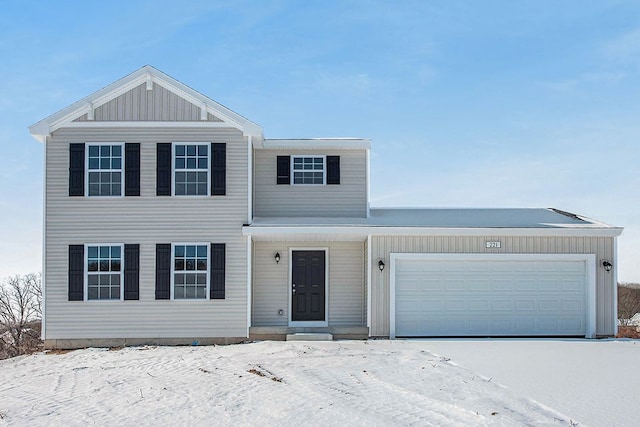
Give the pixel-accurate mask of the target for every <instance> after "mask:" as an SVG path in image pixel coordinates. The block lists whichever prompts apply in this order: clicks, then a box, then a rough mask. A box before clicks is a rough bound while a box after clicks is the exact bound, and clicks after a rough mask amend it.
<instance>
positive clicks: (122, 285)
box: [83, 243, 124, 303]
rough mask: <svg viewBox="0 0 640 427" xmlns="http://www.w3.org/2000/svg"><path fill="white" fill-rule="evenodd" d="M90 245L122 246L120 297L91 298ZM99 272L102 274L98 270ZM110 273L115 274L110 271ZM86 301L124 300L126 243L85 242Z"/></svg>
mask: <svg viewBox="0 0 640 427" xmlns="http://www.w3.org/2000/svg"><path fill="white" fill-rule="evenodd" d="M89 246H120V299H99V298H98V299H89ZM97 274H100V271H98V273H97ZM109 274H115V273H114V272H109ZM83 286H84V290H83V292H84V301H85V302H90V303H94V302H114V301H124V243H85V244H84V284H83Z"/></svg>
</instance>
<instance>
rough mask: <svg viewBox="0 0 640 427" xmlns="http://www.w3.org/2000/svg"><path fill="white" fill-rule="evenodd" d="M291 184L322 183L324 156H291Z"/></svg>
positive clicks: (323, 177)
mask: <svg viewBox="0 0 640 427" xmlns="http://www.w3.org/2000/svg"><path fill="white" fill-rule="evenodd" d="M292 160H293V163H292V165H291V168H292V175H293V184H307V185H324V184H325V158H324V156H292Z"/></svg>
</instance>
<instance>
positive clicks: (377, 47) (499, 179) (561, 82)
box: [0, 0, 640, 282]
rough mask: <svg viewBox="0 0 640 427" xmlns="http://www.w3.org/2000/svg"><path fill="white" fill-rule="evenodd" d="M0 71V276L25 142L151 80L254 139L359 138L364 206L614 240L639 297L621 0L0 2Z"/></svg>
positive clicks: (28, 195)
mask: <svg viewBox="0 0 640 427" xmlns="http://www.w3.org/2000/svg"><path fill="white" fill-rule="evenodd" d="M0 57H1V58H2V60H1V61H0V179H1V181H0V182H1V186H0V235H1V236H2V238H1V239H0V242H1V243H0V277H4V276H7V275H10V274H17V273H27V272H31V271H39V270H40V260H41V250H40V242H41V211H42V146H41V145H40V144H39V143H38V142H36V141H35V140H34V139H32V138H31V137H30V136H29V133H28V130H27V127H28V126H29V125H31V124H33V123H35V122H36V121H38V120H40V119H42V118H44V117H46V116H48V115H49V114H52V113H53V112H55V111H57V110H59V109H62V108H64V107H66V106H68V105H69V104H71V103H72V102H74V101H76V100H78V99H80V98H83V97H84V96H86V95H88V94H90V93H92V92H94V91H96V90H98V89H100V88H102V87H104V86H106V85H107V84H109V83H111V82H113V81H115V80H117V79H119V78H120V77H123V76H124V75H126V74H129V73H130V72H132V71H134V70H136V69H138V68H139V67H141V66H143V65H145V64H151V65H153V66H155V67H156V68H158V69H160V70H162V71H164V72H165V73H167V74H169V75H171V76H172V77H174V78H176V79H178V80H180V81H182V82H184V83H186V84H187V85H189V86H191V87H193V88H194V89H196V90H198V91H200V92H202V93H203V94H205V95H207V96H209V97H211V98H213V99H215V100H216V101H218V102H220V103H222V104H224V105H226V106H227V107H229V108H231V109H232V110H234V111H236V112H238V113H240V114H242V115H244V116H246V117H248V118H249V119H251V120H252V121H254V122H256V123H258V124H260V125H261V126H262V127H263V128H264V130H265V135H266V136H267V137H270V138H284V137H325V136H361V137H368V138H371V139H372V143H373V149H372V157H371V162H372V183H371V189H372V191H371V193H372V194H371V195H372V203H373V204H374V205H377V206H428V207H434V206H436V207H437V206H446V207H451V206H453V207H557V208H560V209H563V210H567V211H571V212H576V213H579V214H583V215H586V216H589V217H593V218H596V219H599V220H602V221H604V222H607V223H610V224H614V225H619V226H624V227H625V231H624V233H623V235H622V236H621V237H620V238H619V279H620V280H622V281H637V282H640V255H639V253H640V197H639V189H640V145H639V144H638V138H639V137H640V102H639V100H640V96H639V95H640V3H638V2H637V1H589V2H585V1H562V2H558V1H545V0H536V1H518V2H512V1H508V0H504V1H483V2H478V1H393V2H392V1H328V0H324V1H304V2H302V1H269V0H265V1H246V2H244V1H234V2H231V1H224V2H219V1H200V2H197V1H196V2H189V1H183V2H169V1H162V0H154V1H127V2H118V1H111V2H100V3H99V2H95V3H94V2H87V1H64V2H51V1H41V2H37V1H21V2H8V3H6V4H3V10H2V14H0Z"/></svg>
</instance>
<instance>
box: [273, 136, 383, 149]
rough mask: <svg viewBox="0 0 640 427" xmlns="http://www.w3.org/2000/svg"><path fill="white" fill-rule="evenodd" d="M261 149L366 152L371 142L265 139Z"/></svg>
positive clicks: (344, 139) (359, 140)
mask: <svg viewBox="0 0 640 427" xmlns="http://www.w3.org/2000/svg"><path fill="white" fill-rule="evenodd" d="M261 148H267V149H289V150H290V149H327V148H329V149H362V150H366V149H370V148H371V140H370V139H366V138H310V139H265V140H264V141H263V142H262V147H261Z"/></svg>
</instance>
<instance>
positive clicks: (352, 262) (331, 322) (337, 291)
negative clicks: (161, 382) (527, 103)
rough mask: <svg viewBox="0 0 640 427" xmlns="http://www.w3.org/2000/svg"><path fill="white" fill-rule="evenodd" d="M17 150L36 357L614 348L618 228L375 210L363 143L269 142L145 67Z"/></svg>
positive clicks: (563, 215) (460, 212)
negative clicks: (35, 154) (218, 350)
mask: <svg viewBox="0 0 640 427" xmlns="http://www.w3.org/2000/svg"><path fill="white" fill-rule="evenodd" d="M30 132H31V134H32V135H33V136H34V137H35V138H36V139H37V140H39V141H40V142H42V144H43V147H44V153H45V154H44V193H45V197H44V237H43V240H44V241H43V246H44V251H43V252H44V257H43V258H44V260H43V263H44V266H43V281H44V308H45V309H44V319H43V336H44V339H45V346H46V347H47V348H74V347H82V346H93V345H99V346H105V345H108V346H117V345H132V344H141V343H158V344H191V343H200V344H206V343H219V342H222V343H227V342H238V341H242V340H246V339H260V338H271V339H284V338H285V337H287V335H292V334H296V333H320V334H325V335H323V336H327V337H333V338H367V337H392V338H393V337H415V336H522V335H526V336H536V335H543V336H550V335H557V336H586V337H595V336H609V335H613V334H615V332H616V286H615V284H616V261H617V259H616V258H617V256H616V237H617V236H618V235H619V234H620V232H621V228H618V227H612V226H609V225H606V224H603V223H601V222H598V221H594V220H591V219H588V218H585V217H582V216H578V215H574V214H570V213H567V212H563V211H560V210H555V209H389V208H386V209H374V208H371V207H370V203H369V193H370V191H369V174H370V166H369V154H370V149H371V143H370V141H369V140H368V139H357V138H335V139H267V138H265V137H264V135H263V130H262V128H261V127H260V126H258V125H256V124H255V123H253V122H251V121H249V120H247V119H246V118H244V117H242V116H240V115H239V114H237V113H235V112H233V111H231V110H229V109H228V108H226V107H224V106H222V105H220V104H218V103H217V102H215V101H213V100H212V99H209V98H208V97H206V96H204V95H202V94H200V93H198V92H196V91H195V90H193V89H191V88H190V87H188V86H186V85H184V84H182V83H180V82H179V81H177V80H175V79H173V78H171V77H169V76H167V75H166V74H163V73H162V72H160V71H158V70H156V69H155V68H153V67H150V66H145V67H143V68H141V69H139V70H137V71H135V72H134V73H132V74H130V75H128V76H126V77H124V78H122V79H120V80H118V81H116V82H115V83H113V84H111V85H109V86H107V87H105V88H103V89H101V90H99V91H97V92H96V93H94V94H92V95H89V96H88V97H86V98H84V99H82V100H80V101H78V102H76V103H74V104H73V105H71V106H69V107H67V108H65V109H63V110H61V111H59V112H57V113H55V114H53V115H51V116H49V117H47V118H46V119H44V120H41V121H40V122H38V123H36V124H34V125H33V126H31V127H30ZM293 337H294V338H295V337H296V336H293Z"/></svg>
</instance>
